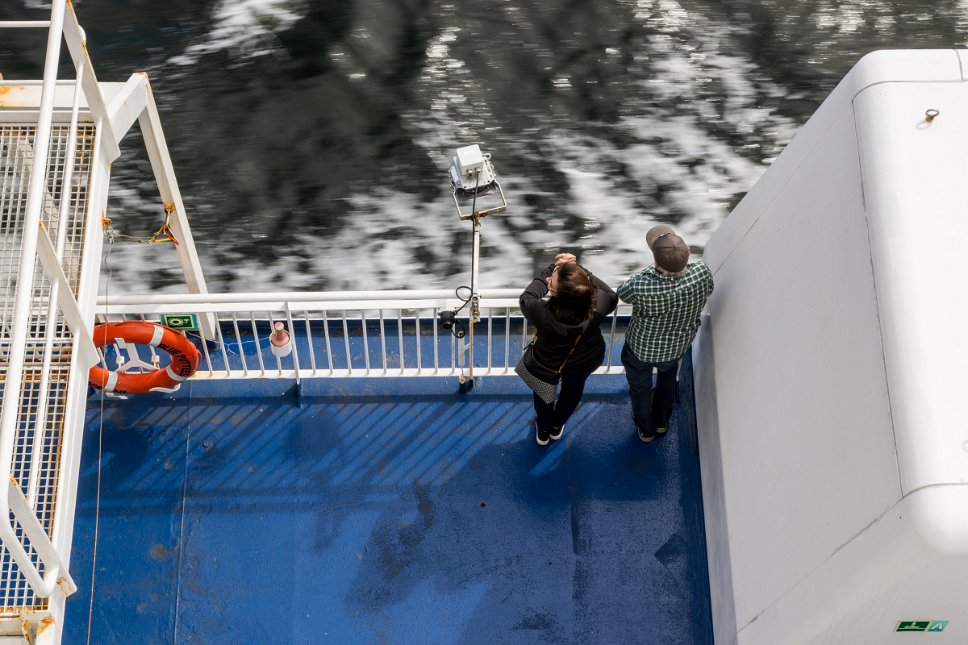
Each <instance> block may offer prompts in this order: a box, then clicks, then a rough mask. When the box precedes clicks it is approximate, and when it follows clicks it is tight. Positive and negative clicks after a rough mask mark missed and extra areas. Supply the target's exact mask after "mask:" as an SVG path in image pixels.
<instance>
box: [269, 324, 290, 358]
mask: <svg viewBox="0 0 968 645" xmlns="http://www.w3.org/2000/svg"><path fill="white" fill-rule="evenodd" d="M269 349H271V350H272V355H273V356H275V357H277V358H282V357H283V356H289V354H291V353H292V337H291V336H290V335H289V332H288V331H286V326H285V324H283V323H282V322H277V323H275V324H274V325H273V331H272V333H271V334H269Z"/></svg>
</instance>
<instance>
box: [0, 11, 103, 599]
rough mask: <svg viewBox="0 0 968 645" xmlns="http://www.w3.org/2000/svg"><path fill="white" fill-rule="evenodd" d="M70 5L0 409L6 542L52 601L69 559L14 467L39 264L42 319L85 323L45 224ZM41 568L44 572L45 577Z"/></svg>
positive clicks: (39, 136)
mask: <svg viewBox="0 0 968 645" xmlns="http://www.w3.org/2000/svg"><path fill="white" fill-rule="evenodd" d="M66 6H67V5H66V3H65V2H54V3H53V5H52V8H51V19H50V23H49V32H48V39H47V57H46V61H45V65H44V82H43V89H42V92H41V97H40V106H39V110H38V116H37V126H36V130H35V136H34V140H33V150H32V155H33V156H32V163H31V168H30V176H29V189H28V195H27V202H26V206H25V209H24V220H23V228H22V237H21V240H20V257H19V279H18V280H17V287H16V295H15V298H14V306H13V316H12V319H11V320H10V327H9V329H10V335H9V346H8V354H7V361H6V374H5V379H4V391H3V405H2V411H0V481H2V482H4V484H2V485H0V518H3V519H2V520H0V540H2V542H3V545H4V547H5V548H6V549H7V551H8V552H9V553H10V555H11V556H12V557H13V559H14V560H15V561H16V563H17V565H18V567H19V570H20V573H21V574H22V575H23V576H24V577H25V578H26V580H27V581H28V582H29V584H30V586H31V588H32V589H33V592H34V593H35V594H36V595H37V596H39V597H42V598H46V597H48V596H50V595H51V593H52V592H53V590H54V589H55V587H56V586H57V585H61V588H62V589H63V591H64V593H65V594H70V593H71V592H73V591H74V589H75V586H74V583H73V581H72V580H71V577H70V574H69V573H68V571H67V569H66V566H65V565H64V563H65V560H66V558H63V557H62V556H61V553H60V552H59V551H58V549H57V548H56V547H55V546H54V544H53V541H52V540H51V538H50V536H49V535H48V534H47V531H46V530H45V529H44V527H43V526H42V525H41V524H40V522H39V521H38V519H37V516H36V513H35V511H34V509H33V508H32V505H31V504H30V502H29V501H28V499H27V498H26V497H24V495H23V491H22V489H21V486H22V484H21V483H19V482H17V481H16V480H15V479H14V478H13V477H12V467H13V466H12V465H13V457H14V444H15V440H16V438H17V436H18V429H19V428H20V427H21V426H22V425H23V424H24V423H26V422H25V421H24V420H22V417H21V411H22V407H23V402H22V391H21V387H22V385H23V383H24V372H25V358H26V355H27V345H28V337H29V336H30V334H31V330H30V326H31V323H32V321H31V313H32V312H31V310H32V309H33V308H34V306H35V302H34V298H35V295H36V288H35V271H34V267H35V266H36V265H37V262H38V260H39V259H40V260H43V262H42V263H41V264H42V265H43V267H44V272H45V274H46V279H47V280H49V283H50V285H51V287H50V289H51V290H52V293H51V297H50V299H49V301H48V302H47V303H46V305H45V306H44V309H45V310H46V312H47V313H46V314H45V316H44V318H45V320H47V321H51V320H53V319H54V318H55V317H56V316H57V315H58V314H57V312H56V308H57V307H58V305H59V306H60V310H61V313H62V314H63V315H64V317H65V318H66V319H67V321H68V324H70V325H72V326H73V325H75V324H77V323H78V322H79V321H80V319H81V317H80V316H79V315H78V313H79V310H78V307H77V303H76V301H75V300H74V296H73V294H71V293H70V291H69V289H67V288H65V285H63V283H64V282H66V278H64V276H63V272H62V271H61V272H60V273H58V272H57V271H56V270H55V269H54V266H52V265H51V264H50V262H49V260H50V259H51V257H50V254H49V253H47V251H49V250H51V249H53V253H54V254H55V257H54V265H56V266H57V267H59V266H60V265H59V263H58V260H57V258H56V252H57V251H56V249H57V246H58V245H55V244H54V243H53V242H52V241H51V240H50V238H49V237H48V235H47V233H46V231H45V230H44V227H43V225H42V220H41V211H42V209H43V207H44V205H45V203H46V202H47V197H48V196H47V194H46V191H47V186H48V181H47V179H48V176H47V163H48V150H49V146H50V139H51V131H52V122H53V111H54V90H55V86H56V83H57V66H58V64H59V61H60V43H61V39H62V38H63V37H64V33H65V13H66ZM28 26H34V25H28ZM75 64H76V65H77V66H78V78H77V80H76V81H75V83H76V84H77V85H78V86H80V85H81V84H82V78H83V77H84V76H85V72H84V65H83V60H81V61H75ZM79 96H80V92H79V91H78V92H75V102H76V103H77V102H79ZM77 118H78V116H77V107H76V105H75V108H74V110H73V112H72V117H71V126H70V132H71V134H70V137H69V141H68V144H67V147H68V149H70V150H73V149H75V148H76V146H77ZM69 165H71V166H72V165H73V157H71V159H70V161H69ZM66 170H68V171H69V172H68V173H67V174H66V175H65V176H64V177H63V178H62V181H61V184H60V185H61V194H60V195H58V196H57V197H59V198H60V200H61V203H62V204H65V203H66V202H68V201H69V200H70V198H71V189H72V187H73V185H74V181H73V176H72V173H73V169H72V168H67V169H66ZM65 208H66V205H65ZM41 238H43V239H41ZM58 239H59V242H60V241H61V238H60V236H58ZM59 246H60V247H61V252H63V243H62V242H61V243H60V244H59ZM38 247H39V248H38ZM39 251H40V253H39ZM59 290H60V292H59V293H58V291H59ZM73 331H74V334H73V337H74V344H73V350H74V351H73V352H71V353H72V354H76V355H77V356H78V357H83V356H85V355H86V356H90V351H89V350H90V349H93V347H92V346H91V345H89V344H88V342H87V341H88V339H87V338H85V336H86V334H85V333H84V332H83V326H82V328H81V331H80V333H78V331H79V330H78V329H73ZM43 351H44V362H45V363H46V362H47V361H48V357H49V356H51V355H52V353H53V352H54V349H53V339H52V338H51V337H50V336H49V335H48V338H47V343H46V345H45V346H44V350H43ZM42 388H43V389H44V390H45V391H46V390H47V389H48V386H47V385H46V383H45V384H44V385H43V386H42ZM42 405H46V404H45V403H44V404H42ZM47 420H48V416H47V415H46V409H45V411H44V416H43V417H39V416H36V417H35V421H34V424H35V425H36V426H39V427H35V428H34V436H35V437H37V435H38V434H43V431H44V428H43V426H44V425H45V424H46V423H47ZM39 441H41V442H42V441H43V439H42V438H41V439H39ZM33 458H34V459H42V458H43V456H42V455H41V454H38V455H34V456H33ZM38 468H39V465H38V466H35V465H31V469H30V471H31V472H32V473H36V472H37V469H38ZM29 486H30V484H28V489H29ZM31 497H34V494H33V493H31ZM15 523H16V524H15ZM16 525H19V527H20V528H19V529H18V528H17V526H16ZM26 540H29V544H30V549H31V551H32V553H33V554H34V555H33V557H32V556H31V554H30V553H28V551H27V547H26V545H25V541H26ZM41 569H43V573H42V572H41Z"/></svg>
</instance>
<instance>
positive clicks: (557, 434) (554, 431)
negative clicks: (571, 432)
mask: <svg viewBox="0 0 968 645" xmlns="http://www.w3.org/2000/svg"><path fill="white" fill-rule="evenodd" d="M564 431H565V425H564V424H561V427H560V428H559V427H558V426H551V434H549V435H548V437H550V438H551V440H552V441H558V440H559V439H561V433H562V432H564Z"/></svg>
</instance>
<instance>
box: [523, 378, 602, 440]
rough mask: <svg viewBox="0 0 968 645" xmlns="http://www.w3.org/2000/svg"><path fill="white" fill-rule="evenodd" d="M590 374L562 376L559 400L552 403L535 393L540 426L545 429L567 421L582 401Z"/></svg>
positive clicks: (536, 411)
mask: <svg viewBox="0 0 968 645" xmlns="http://www.w3.org/2000/svg"><path fill="white" fill-rule="evenodd" d="M588 377H589V374H588V373H585V374H565V375H562V377H561V389H560V390H559V391H558V400H557V401H554V402H552V403H545V402H544V401H542V400H541V397H540V396H538V395H537V394H535V395H534V414H535V421H537V422H538V427H539V428H541V429H543V430H551V428H560V427H562V426H564V425H565V423H567V421H568V419H569V418H570V417H571V414H572V412H574V411H575V408H577V407H578V403H579V401H581V395H582V392H584V391H585V381H587V380H588Z"/></svg>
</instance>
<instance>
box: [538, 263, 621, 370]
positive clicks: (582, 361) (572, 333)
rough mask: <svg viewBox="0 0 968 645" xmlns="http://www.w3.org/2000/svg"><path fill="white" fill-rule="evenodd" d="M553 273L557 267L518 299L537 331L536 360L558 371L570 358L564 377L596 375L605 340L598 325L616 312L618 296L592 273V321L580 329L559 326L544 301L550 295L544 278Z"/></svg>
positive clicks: (565, 367)
mask: <svg viewBox="0 0 968 645" xmlns="http://www.w3.org/2000/svg"><path fill="white" fill-rule="evenodd" d="M553 269H554V265H551V266H549V267H548V268H547V269H545V270H544V273H542V275H541V276H539V277H537V278H535V279H534V280H532V281H531V284H529V285H528V288H527V289H525V290H524V293H522V294H521V297H520V299H519V303H520V305H521V312H522V313H523V314H524V317H525V318H527V319H528V321H529V322H530V323H531V324H532V325H534V326H535V327H536V328H537V331H538V337H537V339H536V340H535V343H534V358H535V359H536V360H537V361H538V362H539V363H541V364H542V365H544V366H545V367H547V368H549V369H551V370H554V371H557V370H558V368H559V367H560V366H561V363H562V361H565V358H566V357H568V360H567V361H565V366H564V368H563V369H562V370H561V373H562V374H587V373H591V372H594V371H595V370H596V369H597V368H598V366H599V365H601V364H602V359H603V358H604V357H605V339H604V338H602V331H601V329H599V323H601V321H602V318H604V317H605V316H607V315H608V314H610V313H612V312H613V311H614V310H615V307H616V305H618V296H617V295H615V292H614V291H612V288H611V287H609V286H608V285H607V284H605V283H604V282H602V281H601V280H599V279H598V278H596V277H595V276H594V275H592V274H591V273H589V274H588V276H589V277H590V278H591V279H592V282H593V283H594V284H595V286H596V287H597V288H598V293H597V294H596V295H595V309H594V311H593V312H592V316H591V318H589V319H588V320H586V321H585V322H584V323H582V324H580V325H571V324H568V323H563V322H559V321H558V320H556V319H555V317H554V315H553V314H552V312H551V306H550V305H549V304H548V301H547V300H544V297H545V295H546V294H547V293H548V284H547V283H546V282H545V278H547V277H548V276H550V275H551V271H552V270H553ZM578 334H581V340H579V341H578V345H576V346H575V351H574V352H573V353H572V354H571V356H568V352H570V351H571V348H572V345H574V344H575V339H576V338H578Z"/></svg>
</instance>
